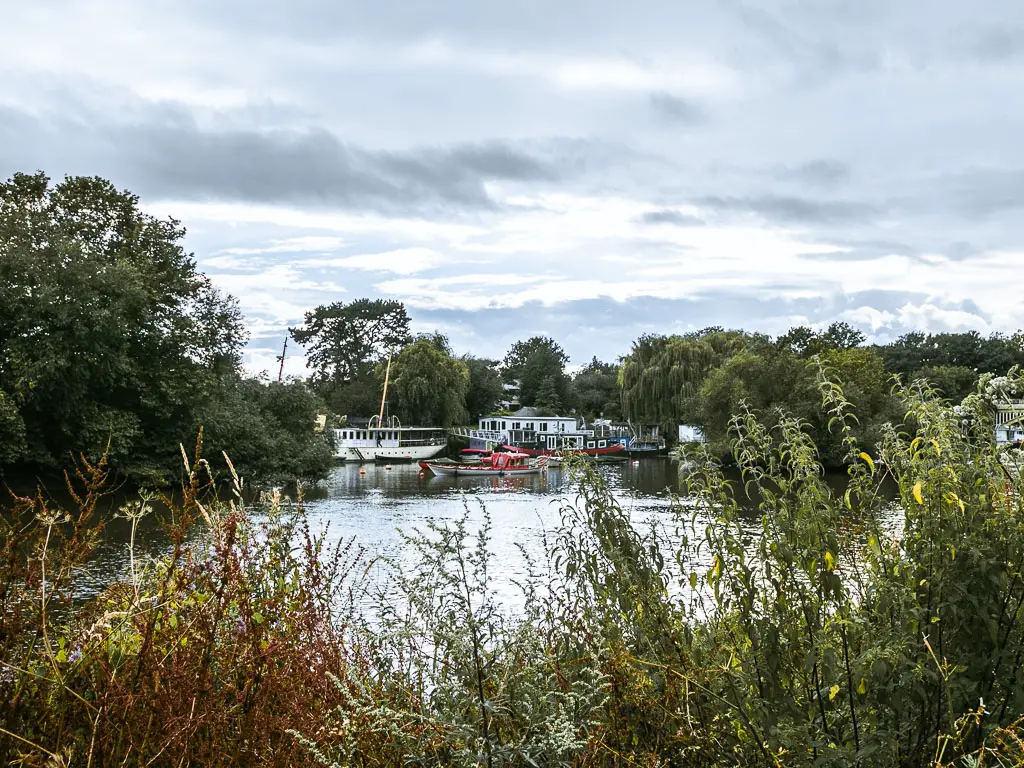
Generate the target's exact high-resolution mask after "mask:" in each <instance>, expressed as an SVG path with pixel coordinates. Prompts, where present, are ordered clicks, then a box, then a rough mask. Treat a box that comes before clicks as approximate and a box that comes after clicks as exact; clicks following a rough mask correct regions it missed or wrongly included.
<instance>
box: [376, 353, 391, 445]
mask: <svg viewBox="0 0 1024 768" xmlns="http://www.w3.org/2000/svg"><path fill="white" fill-rule="evenodd" d="M390 378H391V352H390V351H388V367H387V370H386V371H385V372H384V394H382V395H381V396H380V415H379V416H377V426H378V427H382V426H384V401H385V400H387V398H388V380H389V379H390Z"/></svg>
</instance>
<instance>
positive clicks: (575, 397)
mask: <svg viewBox="0 0 1024 768" xmlns="http://www.w3.org/2000/svg"><path fill="white" fill-rule="evenodd" d="M570 398H571V402H573V403H575V406H576V408H577V410H579V411H580V413H582V415H583V417H584V418H585V419H588V420H589V419H595V418H599V417H600V418H606V419H615V420H618V419H621V418H622V402H621V398H620V397H619V368H618V366H617V365H612V364H611V363H602V362H601V361H600V360H598V359H597V358H596V357H595V358H593V359H592V360H591V361H590V362H589V363H588V364H587V366H586V367H585V368H582V369H581V370H579V371H577V372H576V375H575V376H573V378H572V387H571V392H570Z"/></svg>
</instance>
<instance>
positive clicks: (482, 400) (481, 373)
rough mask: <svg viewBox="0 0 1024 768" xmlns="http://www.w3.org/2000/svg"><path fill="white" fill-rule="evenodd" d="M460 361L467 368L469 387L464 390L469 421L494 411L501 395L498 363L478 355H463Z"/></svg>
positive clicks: (474, 420)
mask: <svg viewBox="0 0 1024 768" xmlns="http://www.w3.org/2000/svg"><path fill="white" fill-rule="evenodd" d="M461 359H462V362H464V363H465V364H466V367H467V368H468V369H469V389H468V390H467V391H466V411H467V412H468V414H469V421H470V422H471V423H473V422H476V421H477V420H478V419H479V418H480V417H481V416H486V415H488V414H490V413H493V412H494V409H495V408H496V407H497V406H498V403H499V402H500V400H501V395H502V386H501V374H500V373H499V372H498V363H497V361H494V360H485V359H483V358H479V357H472V356H470V355H464V356H463V357H462V358H461Z"/></svg>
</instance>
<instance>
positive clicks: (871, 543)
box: [868, 535, 882, 557]
mask: <svg viewBox="0 0 1024 768" xmlns="http://www.w3.org/2000/svg"><path fill="white" fill-rule="evenodd" d="M868 549H870V550H871V552H872V553H873V554H874V555H875V557H881V556H882V546H881V545H880V544H879V543H878V537H876V536H874V535H872V536H868Z"/></svg>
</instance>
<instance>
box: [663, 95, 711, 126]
mask: <svg viewBox="0 0 1024 768" xmlns="http://www.w3.org/2000/svg"><path fill="white" fill-rule="evenodd" d="M649 100H650V105H651V110H652V111H653V112H654V114H655V116H656V117H658V118H659V119H660V120H662V121H664V122H666V123H669V124H671V125H700V124H701V123H704V122H706V120H707V115H706V114H705V112H704V110H703V109H701V108H700V107H698V106H697V105H696V104H694V103H693V102H691V101H689V100H687V99H683V98H680V97H678V96H673V95H672V94H671V93H665V92H658V93H652V94H651V95H650V97H649Z"/></svg>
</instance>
